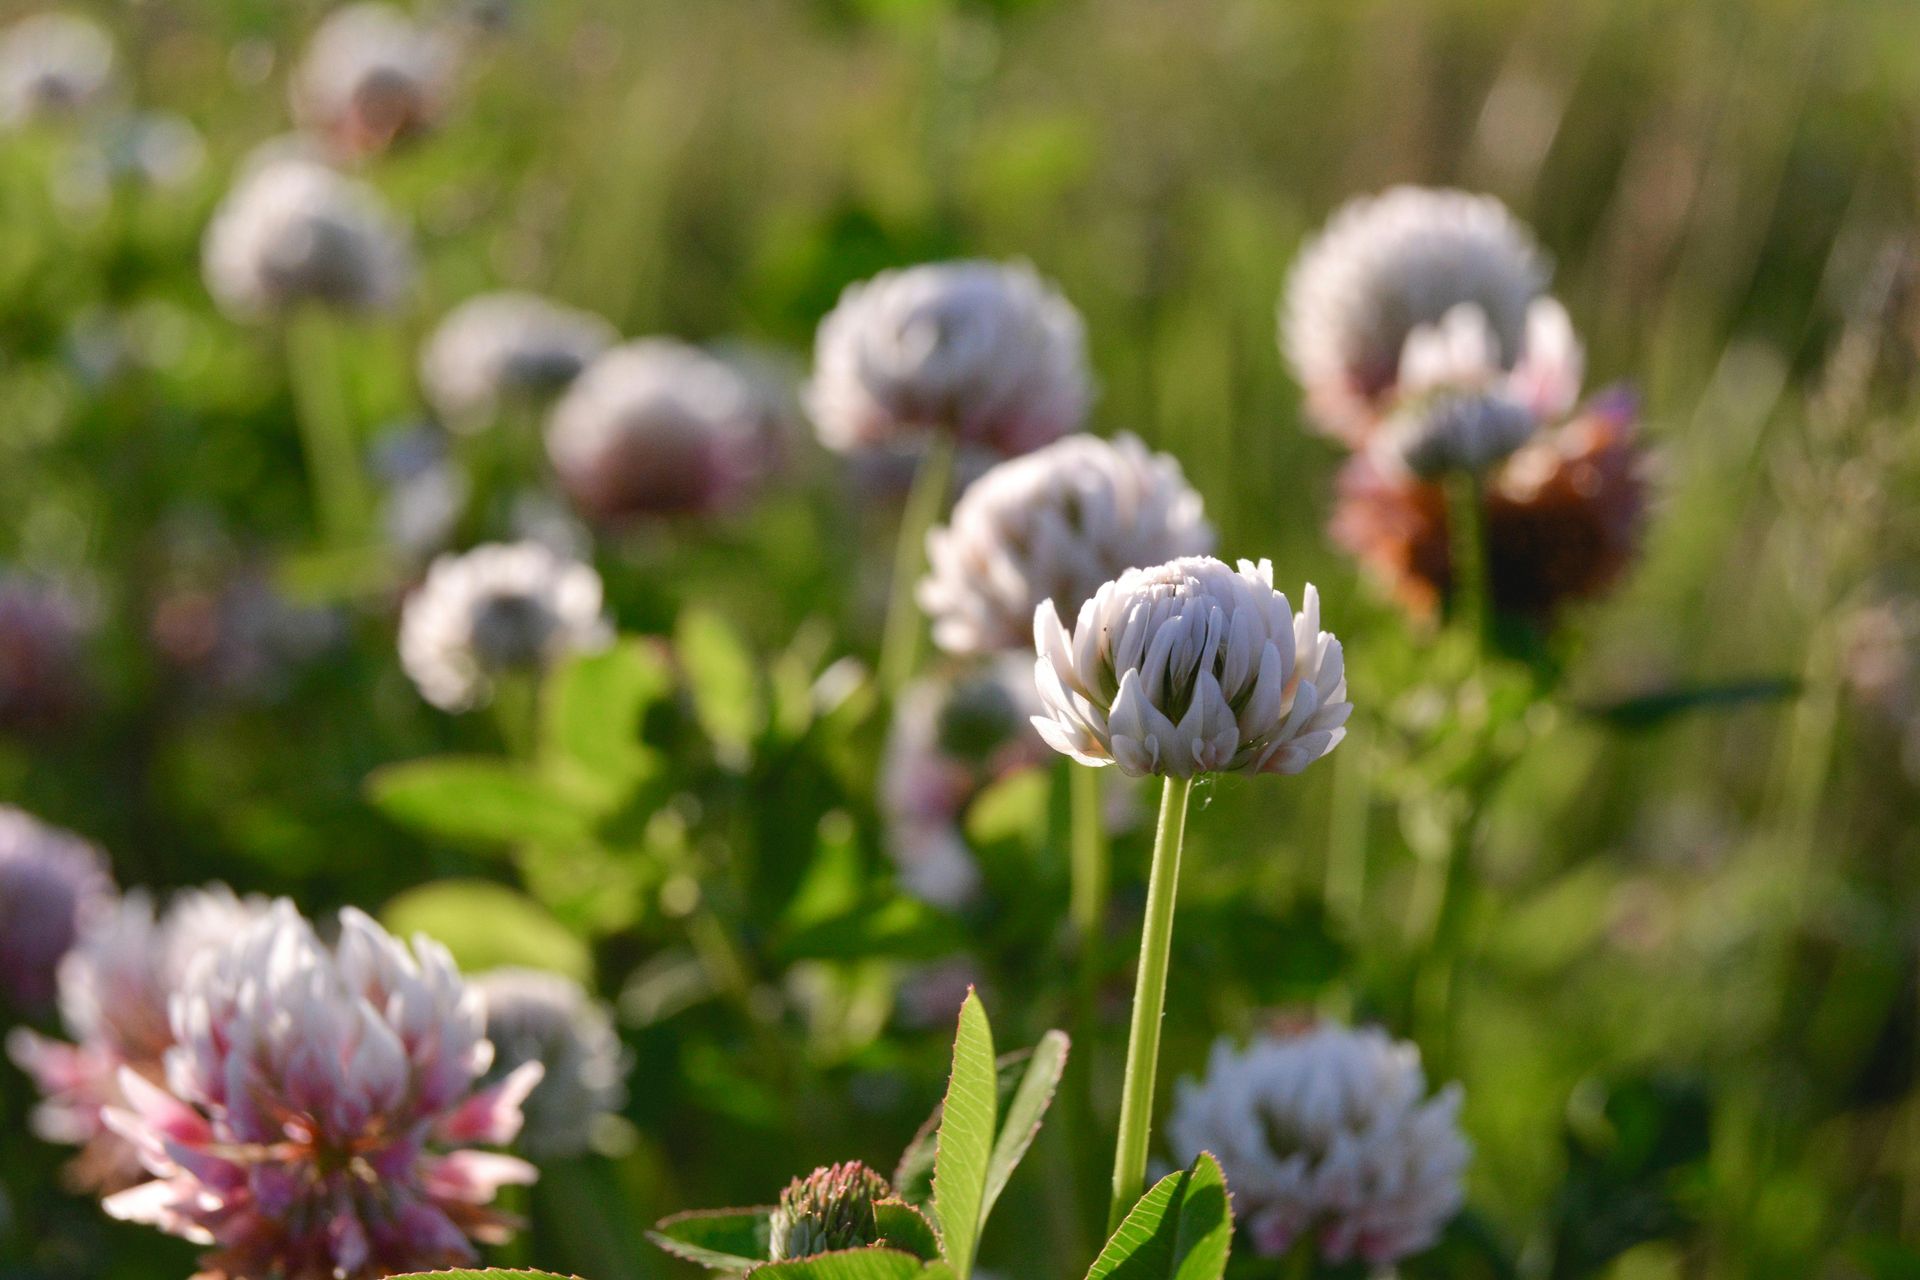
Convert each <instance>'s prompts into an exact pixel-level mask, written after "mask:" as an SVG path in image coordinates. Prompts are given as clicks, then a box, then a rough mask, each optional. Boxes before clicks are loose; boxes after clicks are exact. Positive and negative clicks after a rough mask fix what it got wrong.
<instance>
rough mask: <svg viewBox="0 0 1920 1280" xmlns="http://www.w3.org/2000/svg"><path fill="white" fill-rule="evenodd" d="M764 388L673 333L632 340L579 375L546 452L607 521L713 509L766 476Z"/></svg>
mask: <svg viewBox="0 0 1920 1280" xmlns="http://www.w3.org/2000/svg"><path fill="white" fill-rule="evenodd" d="M765 421H766V405H765V402H764V400H763V399H762V397H761V394H760V390H759V388H758V387H756V386H755V385H754V384H753V383H752V382H751V381H749V380H748V379H747V378H746V377H745V376H743V375H742V374H741V373H740V372H739V371H738V370H736V369H735V368H733V367H732V366H731V365H729V364H727V363H726V362H725V361H723V360H719V359H716V358H715V357H713V356H710V355H708V354H706V353H705V352H704V351H701V350H699V349H697V348H695V347H691V346H688V345H687V344H685V343H683V342H677V341H674V340H673V339H670V338H646V339H642V340H640V341H637V342H629V343H626V344H625V345H623V346H619V347H615V348H614V349H613V350H611V351H609V352H607V353H606V354H604V355H602V356H601V357H600V358H599V359H597V360H595V361H594V362H593V363H592V364H590V365H588V366H587V368H586V371H585V372H584V373H582V374H581V375H580V376H579V377H578V378H577V379H575V380H574V383H573V385H572V386H570V387H569V388H567V392H566V394H565V395H564V396H562V397H561V398H560V402H559V403H558V404H556V405H555V406H554V408H553V413H552V415H551V416H550V417H549V418H548V420H547V456H548V457H549V458H551V459H552V461H553V467H554V471H555V472H556V473H557V474H558V475H559V477H560V483H561V485H562V486H563V487H564V488H565V489H566V491H567V494H568V496H569V497H571V498H572V499H573V501H574V504H575V505H576V506H578V507H579V508H580V510H581V511H582V512H584V513H585V514H586V515H588V516H590V517H592V518H593V519H595V520H599V521H602V522H605V523H615V524H617V523H622V522H626V521H631V520H634V519H637V518H642V517H648V516H664V515H675V514H696V515H699V514H715V513H718V512H722V511H725V510H728V509H730V508H733V507H736V506H738V505H739V504H740V503H741V502H742V501H743V500H744V499H745V498H746V497H747V496H748V495H749V494H751V493H752V491H753V490H754V488H755V487H756V486H757V485H758V483H759V482H760V480H761V478H762V477H763V475H764V474H765V471H766V468H767V464H768V461H769V452H770V442H769V440H768V438H767V433H766V429H765Z"/></svg>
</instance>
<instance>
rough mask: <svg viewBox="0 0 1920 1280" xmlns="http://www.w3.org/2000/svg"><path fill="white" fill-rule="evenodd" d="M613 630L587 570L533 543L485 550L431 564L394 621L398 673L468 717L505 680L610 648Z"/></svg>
mask: <svg viewBox="0 0 1920 1280" xmlns="http://www.w3.org/2000/svg"><path fill="white" fill-rule="evenodd" d="M611 637H612V633H611V629H610V627H609V625H608V623H607V619H606V616H605V614H604V613H603V611H602V589H601V585H600V575H599V574H598V573H596V572H594V570H593V567H592V566H591V565H588V564H584V563H582V562H580V561H578V560H573V559H570V558H568V557H566V556H562V555H560V554H559V553H558V552H555V551H553V550H552V549H550V548H548V547H546V546H543V545H541V544H540V543H537V542H512V543H489V544H487V545H486V546H481V547H475V548H474V549H473V550H472V551H468V552H466V553H465V554H463V555H443V556H439V557H437V558H436V559H435V560H434V562H433V564H432V565H431V566H429V567H428V569H427V576H426V580H425V581H424V582H422V583H421V584H420V586H418V587H417V588H415V589H414V591H413V594H412V595H410V596H408V597H407V601H406V604H405V606H404V607H403V608H402V610H401V616H400V664H401V665H402V666H403V667H405V668H406V671H407V674H408V675H409V676H411V677H412V678H413V682H414V684H416V685H417V686H419V689H420V696H421V697H423V698H425V699H426V700H427V701H428V702H431V703H432V704H433V705H434V706H436V707H439V708H441V709H442V710H445V711H465V710H469V709H471V708H473V707H476V706H479V705H481V704H482V703H484V702H486V701H487V700H489V699H490V698H491V697H492V695H493V687H494V682H495V681H496V680H497V679H498V678H499V677H500V676H502V675H507V674H511V673H516V672H523V673H535V672H538V671H541V670H544V669H545V668H547V667H549V666H551V665H553V664H554V663H555V662H557V661H559V660H560V659H561V658H564V657H565V656H567V655H568V654H571V653H580V652H590V651H593V650H596V649H601V648H604V647H605V646H606V644H607V643H608V641H609V640H610V639H611Z"/></svg>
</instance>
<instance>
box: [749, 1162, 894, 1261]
mask: <svg viewBox="0 0 1920 1280" xmlns="http://www.w3.org/2000/svg"><path fill="white" fill-rule="evenodd" d="M892 1194H893V1188H892V1187H890V1186H889V1185H887V1180H886V1179H885V1178H883V1177H881V1176H880V1175H879V1174H877V1173H875V1172H874V1171H873V1170H872V1169H869V1168H868V1167H867V1166H866V1165H864V1164H862V1163H860V1162H859V1161H858V1160H849V1161H847V1162H845V1163H844V1164H833V1165H825V1166H822V1167H821V1168H818V1169H815V1170H814V1171H813V1172H812V1173H810V1174H808V1175H807V1176H806V1177H804V1178H795V1179H794V1180H793V1181H792V1182H790V1183H788V1184H787V1189H786V1190H785V1191H782V1192H781V1193H780V1203H779V1204H778V1205H776V1206H775V1207H774V1211H773V1217H772V1221H771V1224H770V1226H771V1234H770V1244H771V1255H772V1260H773V1261H775V1262H780V1261H784V1260H786V1259H789V1258H811V1257H812V1256H814V1255H815V1254H819V1253H830V1252H832V1251H834V1250H836V1249H858V1248H861V1247H862V1246H865V1245H870V1244H874V1243H876V1242H878V1241H879V1239H880V1224H879V1222H878V1220H877V1218H876V1215H875V1213H874V1208H873V1206H874V1202H875V1201H878V1200H885V1199H886V1198H888V1197H889V1196H891V1195H892Z"/></svg>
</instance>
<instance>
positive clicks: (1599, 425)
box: [1329, 396, 1648, 622]
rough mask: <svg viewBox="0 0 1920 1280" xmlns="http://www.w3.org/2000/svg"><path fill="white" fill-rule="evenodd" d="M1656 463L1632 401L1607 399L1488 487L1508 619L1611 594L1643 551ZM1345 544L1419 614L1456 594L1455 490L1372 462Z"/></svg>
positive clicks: (1499, 599) (1502, 606)
mask: <svg viewBox="0 0 1920 1280" xmlns="http://www.w3.org/2000/svg"><path fill="white" fill-rule="evenodd" d="M1647 479H1648V477H1647V459H1646V450H1645V447H1644V446H1643V445H1642V443H1641V442H1640V440H1639V435H1638V431H1637V429H1636V423H1635V418H1634V413H1633V410H1632V407H1631V405H1630V404H1629V403H1628V402H1627V401H1626V399H1625V398H1624V397H1620V396H1610V397H1603V398H1602V399H1601V400H1600V401H1599V402H1597V403H1596V404H1594V405H1591V406H1589V407H1588V408H1587V409H1586V410H1585V411H1584V412H1582V413H1581V414H1580V415H1579V416H1577V417H1576V418H1574V420H1573V421H1571V422H1569V423H1568V424H1567V425H1566V426H1564V427H1561V428H1560V429H1558V430H1557V431H1552V432H1549V433H1547V434H1544V435H1542V436H1540V437H1538V438H1537V439H1535V440H1534V441H1533V442H1532V443H1530V444H1528V445H1527V446H1526V447H1524V448H1522V449H1521V450H1520V451H1519V452H1517V453H1515V454H1514V455H1513V456H1512V457H1511V458H1509V459H1508V460H1507V462H1506V464H1505V465H1504V466H1502V467H1501V468H1500V470H1499V471H1498V472H1497V473H1495V474H1494V475H1493V476H1492V477H1491V478H1490V482H1489V484H1488V487H1487V494H1486V525H1487V544H1488V578H1489V581H1490V583H1491V586H1492V591H1493V601H1494V607H1495V608H1496V609H1497V610H1498V611H1499V612H1500V613H1502V614H1505V615H1508V616H1514V617H1525V618H1531V619H1533V620H1535V621H1540V622H1545V621H1548V620H1550V619H1551V617H1552V615H1553V614H1554V613H1555V612H1556V611H1557V610H1558V609H1559V608H1560V607H1561V606H1562V605H1564V604H1566V603H1567V602H1568V601H1571V600H1578V599H1586V598H1590V597H1593V596H1596V595H1599V594H1600V593H1602V592H1603V591H1605V590H1606V589H1607V588H1608V587H1610V586H1612V585H1613V583H1614V582H1615V581H1617V580H1618V579H1619V577H1620V575H1621V574H1622V573H1623V572H1625V570H1626V569H1627V567H1628V566H1629V565H1630V564H1631V563H1632V562H1633V559H1634V557H1635V556H1636V555H1637V554H1638V552H1639V549H1640V535H1641V530H1642V527H1643V525H1644V522H1645V513H1646V502H1647ZM1337 484H1338V499H1337V502H1336V504H1335V508H1334V514H1333V519H1332V522H1331V525H1330V527H1329V532H1330V533H1331V535H1332V537H1333V539H1334V541H1335V542H1336V543H1338V544H1339V545H1340V546H1341V547H1342V548H1344V549H1345V550H1346V551H1348V552H1350V553H1351V554H1352V555H1353V556H1355V557H1356V558H1357V559H1359V560H1360V562H1361V563H1362V564H1364V565H1366V566H1367V567H1368V568H1369V569H1370V570H1371V571H1372V572H1373V573H1374V574H1376V575H1377V576H1378V577H1379V578H1380V579H1381V580H1382V581H1383V582H1385V584H1386V585H1387V587H1388V588H1389V589H1390V590H1391V591H1392V592H1393V594H1394V596H1395V597H1396V598H1397V599H1398V600H1399V601H1400V602H1401V603H1402V604H1403V605H1404V606H1405V607H1406V608H1407V610H1408V611H1409V612H1411V613H1413V614H1415V615H1416V616H1419V617H1423V618H1424V617H1431V616H1433V614H1434V613H1435V612H1436V611H1437V610H1438V609H1439V607H1440V605H1441V603H1442V602H1443V601H1444V600H1445V598H1446V593H1447V591H1448V589H1449V587H1450V583H1451V576H1452V566H1451V563H1450V561H1451V554H1450V551H1449V547H1448V533H1447V500H1446V491H1445V490H1444V489H1443V488H1442V487H1441V486H1440V485H1438V484H1432V483H1427V482H1423V481H1421V480H1418V479H1415V478H1414V477H1412V476H1407V475H1397V474H1393V473H1392V472H1390V471H1388V470H1386V469H1384V468H1382V467H1380V466H1378V465H1377V464H1376V463H1375V462H1374V461H1372V460H1371V459H1369V458H1368V457H1367V456H1366V455H1364V454H1360V455H1356V456H1355V457H1353V458H1352V459H1351V460H1349V461H1348V463H1347V464H1346V466H1345V467H1343V468H1342V469H1341V472H1340V476H1339V480H1338V482H1337Z"/></svg>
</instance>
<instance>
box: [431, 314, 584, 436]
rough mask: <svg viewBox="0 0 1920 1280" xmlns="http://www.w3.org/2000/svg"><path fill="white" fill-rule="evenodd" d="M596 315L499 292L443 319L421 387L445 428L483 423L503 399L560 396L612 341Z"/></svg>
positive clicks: (461, 428)
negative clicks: (445, 425) (556, 394)
mask: <svg viewBox="0 0 1920 1280" xmlns="http://www.w3.org/2000/svg"><path fill="white" fill-rule="evenodd" d="M615 336H616V335H615V333H614V329H613V326H612V325H610V324H608V323H607V322H606V321H605V320H602V319H601V318H600V317H599V316H596V315H592V314H590V313H588V312H585V311H577V310H575V309H574V308H572V307H563V306H561V305H560V304H558V303H556V302H550V301H548V300H547V299H545V298H542V297H540V296H539V295H538V294H532V293H521V292H519V291H516V290H502V291H500V292H498V293H485V294H481V295H480V296H479V297H476V298H469V299H467V301H465V302H463V303H461V304H460V305H459V306H457V307H455V308H454V309H453V310H451V311H449V312H448V313H447V314H446V317H445V318H444V319H442V320H441V321H440V325H439V327H438V328H436V329H435V330H434V331H433V336H432V337H430V338H428V339H427V343H426V346H425V347H424V348H423V349H422V351H421V353H420V382H421V385H422V386H423V387H424V388H425V389H426V393H427V399H428V400H429V401H430V402H431V403H432V404H433V407H434V410H435V411H436V412H438V413H439V415H440V417H441V418H442V420H444V421H445V423H446V424H447V426H448V427H450V428H452V429H453V430H456V431H472V430H475V429H477V428H479V427H482V426H485V425H486V424H487V422H488V421H489V420H490V418H491V416H492V414H493V413H494V412H495V410H497V409H498V408H499V406H500V405H501V403H503V402H511V401H516V400H521V401H533V400H538V399H541V398H543V397H545V396H549V395H553V394H555V393H556V392H559V391H562V390H564V389H565V388H566V386H567V384H568V383H570V382H572V381H573V380H574V378H575V377H576V376H578V375H579V373H580V371H581V370H582V369H584V368H586V367H587V365H588V364H589V363H591V362H592V361H593V360H594V359H595V357H597V356H599V355H600V353H601V352H603V351H605V350H606V349H607V348H608V347H611V346H612V345H613V343H614V340H615Z"/></svg>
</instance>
